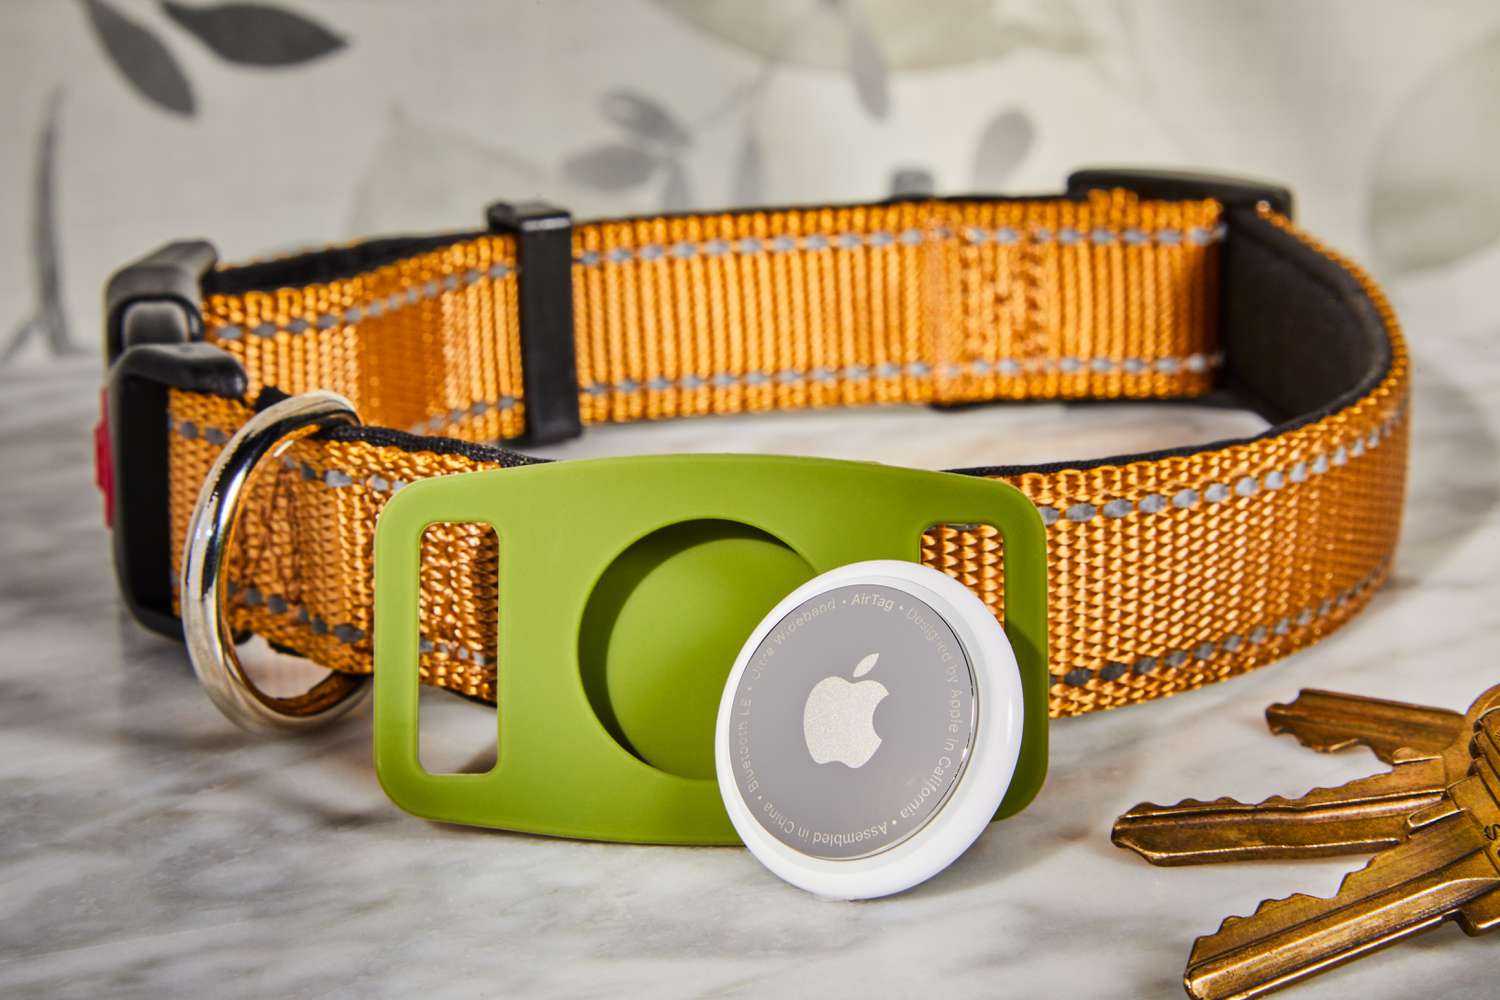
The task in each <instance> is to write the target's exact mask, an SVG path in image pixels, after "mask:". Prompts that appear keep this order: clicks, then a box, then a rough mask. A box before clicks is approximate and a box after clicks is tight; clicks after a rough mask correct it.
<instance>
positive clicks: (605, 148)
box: [562, 142, 656, 191]
mask: <svg viewBox="0 0 1500 1000" xmlns="http://www.w3.org/2000/svg"><path fill="white" fill-rule="evenodd" d="M562 169H563V175H564V176H565V177H567V178H568V180H570V181H572V182H573V183H575V184H583V185H585V186H586V187H592V188H598V189H599V190H601V191H624V190H627V189H628V188H633V187H639V186H640V185H642V184H644V183H646V180H647V179H648V178H649V177H650V176H651V174H652V172H653V171H654V170H655V169H656V160H655V159H653V158H652V157H651V154H649V153H647V152H645V151H644V150H640V149H637V148H635V147H634V146H626V145H624V144H623V143H618V142H610V143H604V144H603V145H599V146H592V147H590V148H588V149H585V150H583V151H582V152H580V153H574V154H573V155H572V156H570V157H568V158H567V159H566V160H564V161H563V167H562Z"/></svg>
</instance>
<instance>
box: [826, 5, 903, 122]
mask: <svg viewBox="0 0 1500 1000" xmlns="http://www.w3.org/2000/svg"><path fill="white" fill-rule="evenodd" d="M839 9H840V10H841V11H843V12H844V17H845V20H846V21H847V22H848V24H849V74H850V76H852V77H853V78H854V91H855V93H856V94H858V95H859V103H860V104H862V105H864V109H865V110H866V111H868V112H869V113H870V114H871V115H872V116H874V117H876V118H884V117H885V116H886V115H887V114H889V113H890V110H891V96H890V88H889V83H888V77H889V76H890V74H889V73H888V72H887V71H886V66H885V55H884V54H883V53H882V52H881V51H880V45H879V43H877V42H876V40H875V36H874V35H873V34H871V33H870V29H869V28H868V27H867V26H866V25H865V23H864V21H862V20H860V19H859V18H858V17H856V16H854V14H853V13H851V12H850V11H849V8H848V7H847V6H844V5H841V6H840V8H839Z"/></svg>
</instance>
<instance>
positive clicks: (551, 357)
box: [488, 201, 583, 445]
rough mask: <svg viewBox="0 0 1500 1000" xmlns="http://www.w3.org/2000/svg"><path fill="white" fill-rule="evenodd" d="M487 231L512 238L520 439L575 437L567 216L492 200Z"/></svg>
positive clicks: (579, 429) (578, 428)
mask: <svg viewBox="0 0 1500 1000" xmlns="http://www.w3.org/2000/svg"><path fill="white" fill-rule="evenodd" d="M488 215H489V224H490V230H491V231H492V232H497V233H506V234H508V235H510V236H513V237H515V241H516V270H517V274H516V293H517V294H516V298H517V300H518V302H519V305H520V320H521V384H522V387H523V390H524V392H525V400H524V402H525V407H526V411H525V412H526V432H525V434H524V436H523V437H522V441H523V442H525V443H526V444H531V445H537V444H550V443H552V442H555V441H565V440H567V439H568V438H575V437H578V436H579V435H580V434H582V433H583V423H582V421H581V420H580V419H579V415H578V363H577V357H576V347H575V345H574V339H573V338H574V333H573V217H572V216H571V215H569V214H568V213H567V212H566V211H564V210H563V209H561V208H557V207H556V206H553V205H548V204H545V203H543V202H515V203H512V202H505V201H501V202H496V203H495V204H493V205H491V206H490V207H489V212H488Z"/></svg>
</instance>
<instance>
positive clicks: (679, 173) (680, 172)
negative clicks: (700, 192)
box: [661, 160, 693, 212]
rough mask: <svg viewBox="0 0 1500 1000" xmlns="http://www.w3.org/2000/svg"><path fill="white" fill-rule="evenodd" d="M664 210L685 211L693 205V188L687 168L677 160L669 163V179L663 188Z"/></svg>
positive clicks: (662, 205)
mask: <svg viewBox="0 0 1500 1000" xmlns="http://www.w3.org/2000/svg"><path fill="white" fill-rule="evenodd" d="M661 207H662V211H664V212H685V211H687V210H688V209H690V208H692V207H693V189H692V184H691V182H690V181H689V180H688V175H687V170H686V169H685V168H684V167H683V165H682V164H681V163H680V162H678V161H677V160H673V161H671V162H670V163H668V164H667V180H666V183H665V184H663V185H662V189H661Z"/></svg>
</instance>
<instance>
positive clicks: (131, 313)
mask: <svg viewBox="0 0 1500 1000" xmlns="http://www.w3.org/2000/svg"><path fill="white" fill-rule="evenodd" d="M218 260H219V253H218V251H217V250H215V249H214V247H213V244H212V243H207V242H204V241H203V240H183V241H181V242H177V243H168V244H167V245H166V246H164V247H161V248H160V249H158V250H155V251H153V252H151V253H149V254H147V255H146V256H144V257H142V258H141V259H139V260H137V261H133V262H131V263H129V264H126V265H125V266H124V267H122V268H120V269H119V270H118V271H116V272H115V273H114V274H113V275H111V276H110V279H109V284H108V285H106V286H105V288H104V358H105V364H107V365H113V364H114V363H115V359H116V358H118V357H119V356H120V355H121V354H123V353H124V352H125V349H126V348H128V347H133V346H134V345H136V344H186V343H188V342H189V341H192V340H202V339H203V313H202V310H201V309H200V308H199V306H200V303H201V302H202V297H203V292H202V287H203V276H204V275H205V274H207V273H208V272H209V271H210V270H211V269H212V268H213V266H214V264H216V263H218Z"/></svg>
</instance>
